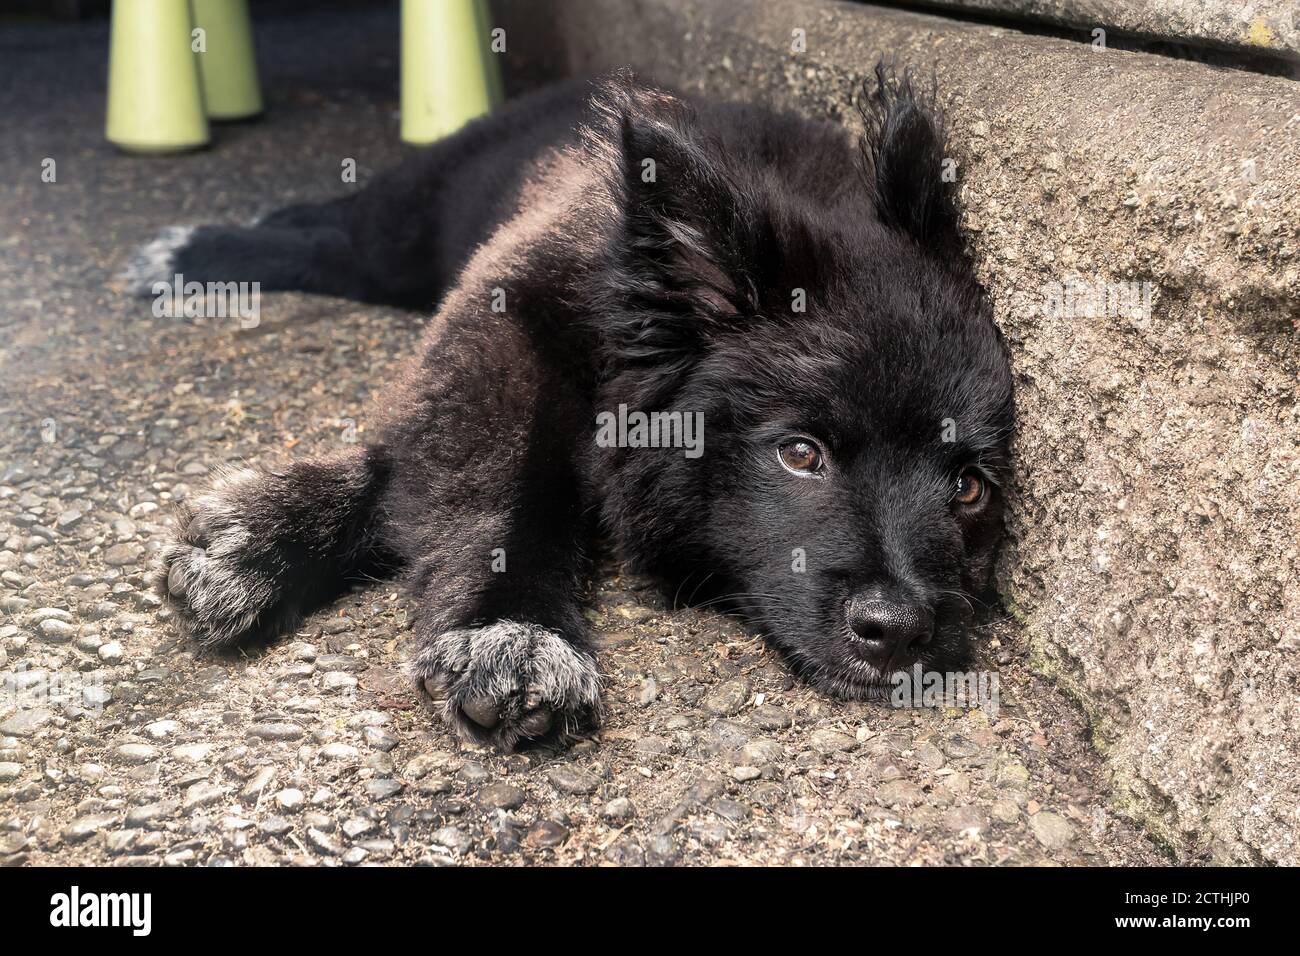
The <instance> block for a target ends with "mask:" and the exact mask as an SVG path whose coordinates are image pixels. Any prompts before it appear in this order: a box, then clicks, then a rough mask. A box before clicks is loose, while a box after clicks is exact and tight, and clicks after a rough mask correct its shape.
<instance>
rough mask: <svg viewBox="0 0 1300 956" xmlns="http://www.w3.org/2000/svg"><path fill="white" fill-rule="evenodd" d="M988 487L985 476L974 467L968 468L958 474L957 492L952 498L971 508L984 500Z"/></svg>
mask: <svg viewBox="0 0 1300 956" xmlns="http://www.w3.org/2000/svg"><path fill="white" fill-rule="evenodd" d="M986 488H987V483H986V482H985V480H984V476H983V475H981V474H980V473H979V472H978V471H976V470H975V469H973V468H967V469H966V470H965V471H963V472H962V473H961V474H960V475H958V476H957V488H956V493H955V494H954V495H953V496H952V500H953V501H955V502H956V503H957V504H959V505H964V506H966V507H967V508H969V507H971V506H973V505H977V504H979V503H980V502H981V501H983V500H984V495H985V493H986Z"/></svg>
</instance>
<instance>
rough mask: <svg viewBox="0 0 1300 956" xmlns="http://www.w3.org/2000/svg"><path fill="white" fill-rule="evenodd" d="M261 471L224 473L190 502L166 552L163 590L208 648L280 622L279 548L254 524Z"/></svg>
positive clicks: (185, 627) (184, 626)
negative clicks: (259, 533) (252, 516)
mask: <svg viewBox="0 0 1300 956" xmlns="http://www.w3.org/2000/svg"><path fill="white" fill-rule="evenodd" d="M260 479H261V476H260V475H259V474H258V473H257V472H255V471H252V470H243V471H232V472H228V473H227V474H225V475H223V476H221V478H220V479H219V480H218V481H217V483H216V484H215V485H214V486H213V487H212V489H211V490H210V491H208V492H206V493H204V494H202V495H200V496H198V497H197V498H196V499H195V500H194V502H193V503H192V504H191V505H189V506H188V507H185V508H183V509H182V511H181V512H180V514H179V518H178V521H179V523H178V526H177V529H176V532H175V534H174V535H173V537H172V540H171V541H170V542H168V544H167V546H166V548H164V549H163V551H162V552H161V561H160V564H159V567H158V571H157V577H156V583H157V588H158V592H159V594H160V595H161V597H162V598H163V600H164V601H165V602H166V603H167V605H168V606H169V607H170V608H171V609H172V610H173V612H174V613H175V614H176V619H177V622H178V624H179V625H180V628H181V630H182V631H183V632H184V633H185V634H186V635H187V636H189V637H192V638H193V639H194V640H196V641H198V642H199V643H200V644H203V645H204V646H207V647H217V646H222V645H229V644H234V643H236V642H238V641H241V640H243V639H244V638H247V637H249V636H251V635H253V634H256V633H259V632H261V631H263V630H266V629H267V628H269V627H272V626H274V625H275V624H276V623H277V622H278V619H279V618H280V617H281V616H282V613H281V612H282V611H283V606H282V604H283V602H282V600H281V593H280V591H281V589H280V586H279V583H278V582H279V578H280V576H281V574H282V571H283V569H282V568H281V567H279V563H278V561H277V558H276V550H275V548H274V546H273V543H272V542H268V541H265V540H259V537H258V535H257V533H256V532H255V531H254V529H253V528H252V527H250V524H251V522H250V520H249V518H250V509H251V508H253V507H255V504H256V496H257V484H258V482H259V480H260Z"/></svg>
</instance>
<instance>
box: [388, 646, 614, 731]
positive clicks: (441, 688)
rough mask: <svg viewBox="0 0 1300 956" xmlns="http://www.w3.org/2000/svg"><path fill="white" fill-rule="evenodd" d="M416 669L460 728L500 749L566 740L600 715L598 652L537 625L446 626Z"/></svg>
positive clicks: (427, 689) (413, 663)
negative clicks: (590, 651)
mask: <svg viewBox="0 0 1300 956" xmlns="http://www.w3.org/2000/svg"><path fill="white" fill-rule="evenodd" d="M410 670H411V673H412V674H413V675H414V676H415V677H416V679H417V680H418V681H419V682H420V685H421V687H422V689H423V690H424V691H425V692H426V693H427V694H428V695H429V697H430V698H431V699H432V701H433V702H434V703H435V704H436V705H437V706H438V707H439V708H440V709H441V711H442V713H443V715H444V716H445V717H446V719H447V721H448V722H449V723H450V724H451V725H452V726H453V727H454V728H455V729H456V732H457V733H459V734H460V735H461V736H462V737H464V738H466V739H468V740H471V741H473V742H475V743H479V744H490V745H492V746H494V747H496V748H498V749H500V750H506V751H509V750H513V749H514V748H515V745H516V744H518V743H519V742H520V741H521V740H525V741H531V742H556V743H563V742H566V741H568V740H571V739H572V738H574V737H578V736H581V735H582V734H584V733H587V732H589V731H591V730H593V729H594V728H595V726H596V724H597V723H598V722H599V720H600V685H601V679H600V671H599V670H598V669H597V667H596V660H595V658H594V657H592V656H591V655H590V654H587V653H585V652H584V651H582V650H580V649H578V648H577V647H575V646H574V645H573V644H571V643H570V642H569V641H567V640H565V639H564V638H563V637H561V636H560V635H559V634H557V633H556V632H554V631H551V630H548V629H547V628H544V627H539V626H537V625H535V624H520V623H516V622H515V621H497V622H496V623H494V624H490V625H488V626H486V627H467V628H459V629H457V630H454V631H447V632H446V633H444V634H440V635H438V636H437V637H436V638H434V639H433V640H432V641H431V642H430V643H429V644H428V645H427V646H425V648H424V649H423V650H422V651H420V653H419V654H417V655H416V656H415V658H414V659H413V660H412V661H411V664H410Z"/></svg>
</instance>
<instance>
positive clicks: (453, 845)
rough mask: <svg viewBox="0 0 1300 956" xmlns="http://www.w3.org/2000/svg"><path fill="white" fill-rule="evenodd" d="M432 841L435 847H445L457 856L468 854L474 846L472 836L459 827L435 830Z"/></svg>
mask: <svg viewBox="0 0 1300 956" xmlns="http://www.w3.org/2000/svg"><path fill="white" fill-rule="evenodd" d="M431 839H432V841H433V843H434V844H435V845H437V846H444V847H446V848H447V849H448V850H450V851H451V852H452V853H454V854H456V855H457V856H461V855H462V854H465V853H468V852H469V849H470V847H471V846H473V844H474V841H473V840H472V839H471V838H470V835H469V834H468V833H466V832H465V831H464V830H461V829H460V828H459V827H443V828H442V829H441V830H435V831H434V833H433V836H432V837H431Z"/></svg>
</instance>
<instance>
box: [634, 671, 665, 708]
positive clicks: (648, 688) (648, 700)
mask: <svg viewBox="0 0 1300 956" xmlns="http://www.w3.org/2000/svg"><path fill="white" fill-rule="evenodd" d="M658 696H659V685H658V684H657V683H656V682H655V679H654V678H653V677H647V678H646V679H645V680H643V681H642V682H641V692H640V693H639V694H637V698H636V702H637V703H638V704H640V705H641V706H642V707H649V706H650V705H651V704H653V703H654V702H655V698H656V697H658Z"/></svg>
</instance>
